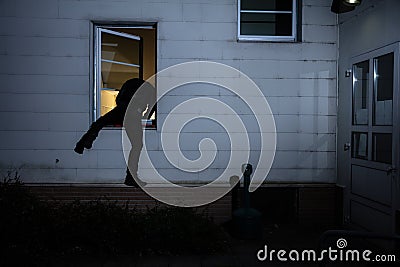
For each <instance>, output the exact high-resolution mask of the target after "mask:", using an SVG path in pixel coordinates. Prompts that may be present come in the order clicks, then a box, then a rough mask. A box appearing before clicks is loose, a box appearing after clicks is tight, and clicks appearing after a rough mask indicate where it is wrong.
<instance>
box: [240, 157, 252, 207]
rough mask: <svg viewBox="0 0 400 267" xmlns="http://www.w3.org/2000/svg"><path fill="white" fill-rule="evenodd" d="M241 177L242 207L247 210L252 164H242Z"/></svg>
mask: <svg viewBox="0 0 400 267" xmlns="http://www.w3.org/2000/svg"><path fill="white" fill-rule="evenodd" d="M242 172H243V179H244V189H243V201H244V202H243V207H244V208H245V209H246V210H248V209H249V208H250V192H249V187H250V175H251V173H252V172H253V166H251V164H249V163H247V164H243V165H242Z"/></svg>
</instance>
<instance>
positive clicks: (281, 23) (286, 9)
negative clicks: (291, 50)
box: [238, 0, 298, 42]
mask: <svg viewBox="0 0 400 267" xmlns="http://www.w3.org/2000/svg"><path fill="white" fill-rule="evenodd" d="M297 1H298V0H263V1H262V0H239V1H238V39H239V40H247V41H275V42H294V41H296V40H297Z"/></svg>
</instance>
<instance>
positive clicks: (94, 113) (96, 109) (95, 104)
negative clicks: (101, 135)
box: [90, 21, 157, 130]
mask: <svg viewBox="0 0 400 267" xmlns="http://www.w3.org/2000/svg"><path fill="white" fill-rule="evenodd" d="M91 24H92V28H91V29H92V37H93V39H92V49H91V56H92V58H91V62H92V64H91V75H90V76H91V84H92V90H91V95H92V97H91V100H90V104H91V116H90V118H91V123H92V122H94V121H96V120H97V119H98V118H99V117H100V108H101V102H100V93H101V92H100V88H99V83H98V80H99V73H100V71H101V70H100V67H101V64H100V63H101V54H100V53H101V45H99V44H100V42H99V41H101V38H100V35H101V32H102V31H104V32H107V30H110V31H115V30H118V29H121V28H127V29H154V30H155V31H156V40H155V41H156V45H155V51H154V55H155V71H157V23H149V22H144V23H138V22H114V23H113V22H103V21H100V22H95V21H92V22H91ZM121 35H124V33H121ZM127 35H129V34H127ZM142 64H143V63H140V65H142ZM142 67H143V66H142ZM142 67H141V68H140V69H141V71H143V68H142ZM155 109H156V112H155V119H153V122H152V124H151V125H148V126H147V125H146V124H143V128H144V129H146V130H147V129H157V108H156V107H155ZM106 129H121V127H115V126H106Z"/></svg>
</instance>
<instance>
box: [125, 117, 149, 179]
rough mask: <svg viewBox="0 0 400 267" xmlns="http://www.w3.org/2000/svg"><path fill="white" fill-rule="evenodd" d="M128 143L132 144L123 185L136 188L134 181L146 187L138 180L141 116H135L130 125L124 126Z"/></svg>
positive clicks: (141, 136) (141, 144)
mask: <svg viewBox="0 0 400 267" xmlns="http://www.w3.org/2000/svg"><path fill="white" fill-rule="evenodd" d="M125 129H126V132H127V134H128V138H129V141H130V142H131V144H132V149H131V151H130V152H129V159H128V166H129V167H128V168H127V170H126V177H125V184H126V185H132V186H137V184H136V182H135V180H136V181H137V182H138V183H139V184H140V185H141V186H144V185H146V183H145V182H143V181H141V180H140V179H139V178H138V175H137V171H138V164H139V157H140V152H141V150H142V147H143V130H142V120H141V116H137V117H135V118H134V120H132V121H131V124H130V125H125Z"/></svg>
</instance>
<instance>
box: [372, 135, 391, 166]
mask: <svg viewBox="0 0 400 267" xmlns="http://www.w3.org/2000/svg"><path fill="white" fill-rule="evenodd" d="M372 160H374V161H378V162H383V163H388V164H391V163H392V134H389V133H374V134H373V135H372Z"/></svg>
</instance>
